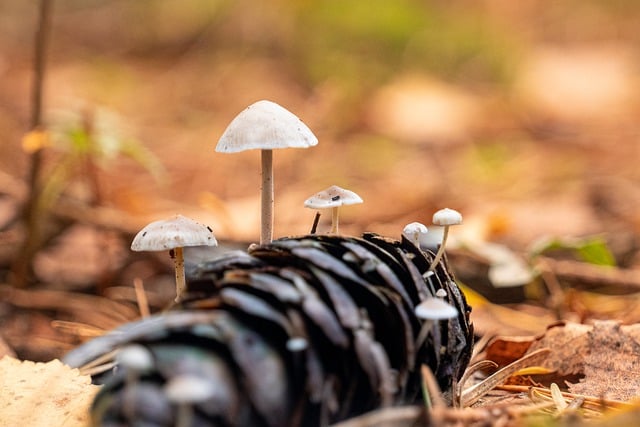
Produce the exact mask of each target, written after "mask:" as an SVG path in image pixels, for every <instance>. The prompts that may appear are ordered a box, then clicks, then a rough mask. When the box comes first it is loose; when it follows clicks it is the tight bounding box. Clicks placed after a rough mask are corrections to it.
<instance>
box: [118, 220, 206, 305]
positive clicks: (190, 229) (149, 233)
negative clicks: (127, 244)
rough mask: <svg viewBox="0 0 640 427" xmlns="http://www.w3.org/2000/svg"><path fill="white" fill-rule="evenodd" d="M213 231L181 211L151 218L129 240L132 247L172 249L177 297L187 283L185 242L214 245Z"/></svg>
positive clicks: (135, 248) (139, 249)
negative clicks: (162, 217)
mask: <svg viewBox="0 0 640 427" xmlns="http://www.w3.org/2000/svg"><path fill="white" fill-rule="evenodd" d="M217 245H218V241H217V240H216V238H215V236H214V235H213V231H212V230H211V229H210V228H209V227H207V226H206V225H203V224H200V223H199V222H196V221H194V220H192V219H191V218H187V217H185V216H182V215H176V216H174V217H173V218H169V219H164V220H160V221H154V222H152V223H150V224H148V225H147V226H145V227H144V228H143V229H142V230H140V231H139V232H138V234H137V235H136V237H135V238H134V239H133V242H132V243H131V250H134V251H137V252H140V251H166V250H169V251H171V254H172V256H171V257H172V258H173V261H174V265H175V270H176V301H179V300H180V295H181V294H182V292H183V291H184V289H185V287H186V283H185V276H184V253H183V248H185V247H187V246H217Z"/></svg>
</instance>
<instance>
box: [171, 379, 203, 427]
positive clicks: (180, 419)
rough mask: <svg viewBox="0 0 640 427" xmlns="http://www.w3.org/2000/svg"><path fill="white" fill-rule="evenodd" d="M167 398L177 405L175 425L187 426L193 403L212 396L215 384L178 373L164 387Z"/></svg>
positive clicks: (190, 422)
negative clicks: (178, 374)
mask: <svg viewBox="0 0 640 427" xmlns="http://www.w3.org/2000/svg"><path fill="white" fill-rule="evenodd" d="M164 391H165V393H166V395H167V398H168V399H169V400H170V401H171V402H173V403H175V404H177V405H178V415H177V420H176V427H188V426H191V425H192V421H193V405H197V404H199V403H202V402H205V401H206V400H208V399H210V398H212V397H213V396H214V395H215V393H216V390H215V386H214V385H213V384H212V383H211V382H209V381H206V380H205V379H203V378H200V377H198V376H195V375H187V374H185V375H180V376H177V377H174V378H172V379H171V380H170V381H169V382H168V383H167V385H165V387H164Z"/></svg>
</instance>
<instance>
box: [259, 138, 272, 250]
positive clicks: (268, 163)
mask: <svg viewBox="0 0 640 427" xmlns="http://www.w3.org/2000/svg"><path fill="white" fill-rule="evenodd" d="M261 153H262V155H261V158H262V213H261V215H262V216H261V228H260V244H261V245H263V244H266V243H271V240H272V237H273V150H261Z"/></svg>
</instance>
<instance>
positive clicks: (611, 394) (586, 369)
mask: <svg viewBox="0 0 640 427" xmlns="http://www.w3.org/2000/svg"><path fill="white" fill-rule="evenodd" d="M539 348H551V349H553V352H552V353H551V354H550V355H549V357H548V358H547V360H546V361H545V363H544V365H545V366H546V367H548V368H551V369H555V370H557V371H558V374H560V375H567V376H568V375H575V374H580V375H583V378H582V379H580V380H579V382H577V383H573V384H571V383H569V390H570V391H571V392H572V393H577V394H583V395H589V396H597V397H602V398H606V399H613V400H621V401H627V400H630V399H632V398H634V397H637V396H639V395H640V324H633V325H627V326H621V325H620V324H619V323H618V322H615V321H598V322H595V323H594V325H593V326H589V325H580V324H575V323H568V324H566V325H564V326H558V327H552V328H550V329H549V330H548V331H547V333H546V334H545V335H544V336H543V337H542V338H541V339H540V340H538V341H536V342H534V343H533V344H532V345H531V347H530V348H529V351H535V350H536V349H539Z"/></svg>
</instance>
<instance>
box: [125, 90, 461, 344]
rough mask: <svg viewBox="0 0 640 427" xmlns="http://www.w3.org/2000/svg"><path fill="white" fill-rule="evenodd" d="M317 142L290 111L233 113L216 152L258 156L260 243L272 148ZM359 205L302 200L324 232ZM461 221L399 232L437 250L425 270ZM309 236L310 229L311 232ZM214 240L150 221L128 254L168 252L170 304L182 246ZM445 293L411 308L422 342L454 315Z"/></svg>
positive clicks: (339, 199)
mask: <svg viewBox="0 0 640 427" xmlns="http://www.w3.org/2000/svg"><path fill="white" fill-rule="evenodd" d="M317 143H318V139H317V138H316V137H315V135H314V134H313V133H312V132H311V130H310V129H309V128H308V127H307V126H306V125H305V124H304V123H303V122H302V121H301V120H300V119H299V118H298V117H297V116H295V115H294V114H293V113H291V112H290V111H288V110H286V109H285V108H283V107H281V106H280V105H278V104H276V103H274V102H271V101H266V100H262V101H258V102H256V103H254V104H252V105H250V106H249V107H247V108H246V109H245V110H244V111H242V112H241V113H240V114H238V115H237V116H236V117H235V118H234V119H233V120H232V121H231V123H230V124H229V126H228V127H227V129H226V130H225V131H224V133H223V134H222V137H221V138H220V140H219V142H218V145H217V146H216V151H218V152H222V153H235V152H240V151H244V150H252V149H258V150H260V152H261V157H262V187H261V188H262V193H261V232H260V244H268V243H270V242H271V241H272V236H273V200H274V195H273V193H274V191H273V166H272V165H273V150H274V149H278V148H308V147H312V146H314V145H316V144H317ZM357 203H362V198H360V196H358V195H357V194H356V193H354V192H353V191H349V190H346V189H343V188H341V187H338V186H337V185H333V186H331V187H329V188H327V189H325V190H323V191H320V192H319V193H317V194H315V195H314V196H312V197H310V198H309V199H307V200H306V201H305V202H304V206H305V207H307V208H311V209H331V229H330V231H329V233H330V234H339V208H340V207H341V206H345V205H352V204H357ZM461 223H462V215H461V214H460V213H459V212H457V211H455V210H453V209H448V208H445V209H442V210H439V211H438V212H436V213H435V214H434V215H433V225H434V226H436V228H437V229H438V231H441V233H439V232H436V233H433V232H432V233H428V230H427V227H426V226H425V225H423V224H420V223H417V222H413V223H411V224H408V225H407V226H406V227H404V229H403V232H402V234H403V235H404V236H405V238H407V239H409V240H410V241H411V242H413V243H414V244H415V245H416V246H417V247H420V248H427V247H438V250H437V252H436V255H435V257H434V259H433V262H432V264H431V266H430V268H429V271H428V272H427V273H426V274H425V276H428V275H430V274H433V270H434V268H435V267H436V265H438V263H439V262H440V260H441V258H442V256H443V254H444V248H445V243H446V240H447V236H448V233H449V227H451V226H452V225H458V224H461ZM312 232H315V226H314V230H313V231H312ZM217 244H218V242H217V241H216V238H215V236H214V234H213V231H212V230H211V228H209V227H207V226H205V225H203V224H200V223H198V222H196V221H194V220H192V219H189V218H186V217H184V216H182V215H176V216H175V217H173V218H169V219H166V220H161V221H155V222H152V223H150V224H148V225H147V226H146V227H144V228H143V229H142V230H141V231H140V232H139V233H138V234H137V235H136V236H135V238H134V240H133V243H132V244H131V249H132V250H134V251H163V250H169V251H170V255H171V257H172V258H173V260H174V263H175V274H176V301H179V300H180V295H181V294H182V292H183V291H184V289H185V271H184V255H183V248H185V247H188V246H216V245H217ZM444 297H446V295H436V296H434V297H427V298H425V300H424V301H422V303H421V304H419V305H418V306H417V307H416V315H417V316H418V317H420V318H423V319H425V324H424V327H423V332H424V334H422V333H421V334H420V335H419V337H418V340H419V341H420V340H421V339H424V336H425V335H426V333H427V331H428V330H429V329H430V323H431V322H433V321H437V320H444V319H450V318H452V317H455V316H456V315H457V312H456V310H455V308H453V307H452V306H450V305H449V304H447V303H446V302H445V301H444Z"/></svg>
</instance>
